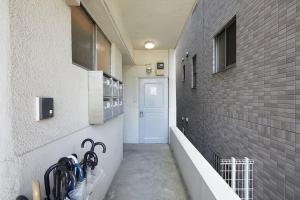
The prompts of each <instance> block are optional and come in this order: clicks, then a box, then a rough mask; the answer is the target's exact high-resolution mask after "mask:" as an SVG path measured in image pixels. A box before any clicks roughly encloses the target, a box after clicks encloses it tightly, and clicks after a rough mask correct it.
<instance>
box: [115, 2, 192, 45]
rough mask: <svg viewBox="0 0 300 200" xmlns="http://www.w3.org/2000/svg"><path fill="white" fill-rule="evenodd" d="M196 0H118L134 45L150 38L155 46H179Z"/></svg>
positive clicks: (141, 43)
mask: <svg viewBox="0 0 300 200" xmlns="http://www.w3.org/2000/svg"><path fill="white" fill-rule="evenodd" d="M195 2H196V0H118V3H119V6H120V11H121V15H122V18H123V23H124V25H125V27H126V30H127V32H128V35H129V38H130V40H131V42H132V44H133V48H134V49H144V43H145V41H147V40H152V41H155V42H156V47H155V49H169V48H175V46H176V44H177V41H178V39H179V37H180V35H181V32H182V29H183V27H184V25H185V22H186V21H187V18H188V17H189V16H190V14H191V12H192V9H193V7H194V5H195Z"/></svg>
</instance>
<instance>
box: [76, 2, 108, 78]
mask: <svg viewBox="0 0 300 200" xmlns="http://www.w3.org/2000/svg"><path fill="white" fill-rule="evenodd" d="M76 7H77V6H76ZM78 7H79V9H81V10H82V11H83V12H84V13H85V15H86V16H87V17H88V19H89V20H90V22H91V23H92V24H93V39H92V40H93V41H92V42H93V44H92V57H93V58H92V65H93V66H92V67H91V68H90V67H87V66H83V65H81V64H79V63H76V62H75V61H74V60H73V50H72V64H73V65H76V66H78V67H80V68H83V69H85V70H87V71H97V70H98V58H97V57H98V55H97V31H99V32H100V33H101V34H102V35H103V37H104V38H105V39H106V40H107V41H108V43H109V45H110V51H109V57H110V58H109V59H110V61H109V63H110V66H109V72H106V73H107V74H109V75H111V73H112V67H111V47H112V43H111V41H110V40H109V39H108V38H107V36H106V35H105V34H104V32H103V31H102V29H101V28H100V27H99V26H98V25H97V23H96V22H95V20H94V19H93V18H92V16H91V15H90V14H89V12H88V11H87V9H86V8H85V7H84V6H83V5H82V4H80V6H78ZM71 12H72V11H71ZM72 34H73V32H72V30H71V37H72ZM72 45H73V41H72V44H71V49H73V46H72Z"/></svg>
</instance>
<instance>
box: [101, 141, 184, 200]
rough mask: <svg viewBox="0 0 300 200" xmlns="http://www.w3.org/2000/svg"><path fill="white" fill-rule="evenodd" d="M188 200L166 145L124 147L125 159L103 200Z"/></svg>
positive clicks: (130, 145)
mask: <svg viewBox="0 0 300 200" xmlns="http://www.w3.org/2000/svg"><path fill="white" fill-rule="evenodd" d="M187 199H188V197H187V194H186V190H185V187H184V184H183V182H182V180H181V177H180V174H179V172H178V169H177V167H176V165H175V161H174V159H173V156H172V154H171V151H170V148H169V145H167V144H125V145H124V160H123V162H122V164H121V166H120V168H119V170H118V172H117V174H116V176H115V178H114V180H113V182H112V185H111V187H110V189H109V191H108V193H107V195H106V197H105V200H187Z"/></svg>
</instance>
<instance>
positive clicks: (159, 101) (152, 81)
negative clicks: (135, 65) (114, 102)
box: [139, 78, 169, 143]
mask: <svg viewBox="0 0 300 200" xmlns="http://www.w3.org/2000/svg"><path fill="white" fill-rule="evenodd" d="M139 108H140V113H139V117H140V123H139V138H140V143H168V140H169V138H168V126H169V125H168V79H167V78H141V79H140V83H139Z"/></svg>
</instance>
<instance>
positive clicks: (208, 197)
mask: <svg viewBox="0 0 300 200" xmlns="http://www.w3.org/2000/svg"><path fill="white" fill-rule="evenodd" d="M170 146H171V149H172V151H173V154H174V157H175V159H176V162H177V165H178V167H179V170H180V172H181V175H182V177H183V179H184V182H185V185H186V187H187V190H188V193H189V195H190V199H192V200H240V198H239V197H238V196H237V194H236V193H235V192H234V191H233V190H232V189H231V188H230V186H229V185H228V184H227V183H226V182H225V181H224V180H223V178H222V177H221V176H220V175H219V174H218V173H217V172H216V171H215V169H214V168H213V167H212V166H211V165H210V164H209V163H208V162H207V160H206V159H205V158H204V157H203V156H202V155H201V153H200V152H199V151H198V150H197V149H196V148H195V147H194V146H193V144H192V143H191V142H190V141H189V140H188V139H187V138H186V137H185V136H184V135H183V133H182V132H181V131H180V130H179V129H178V128H177V127H171V130H170Z"/></svg>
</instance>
